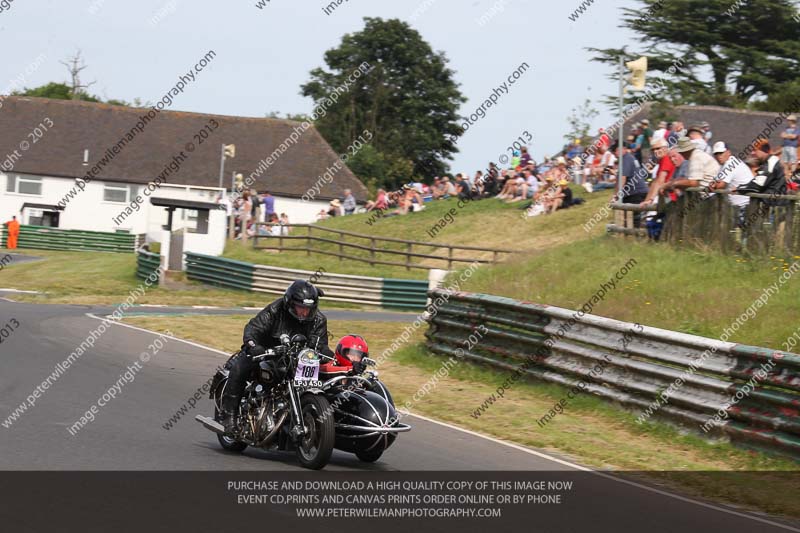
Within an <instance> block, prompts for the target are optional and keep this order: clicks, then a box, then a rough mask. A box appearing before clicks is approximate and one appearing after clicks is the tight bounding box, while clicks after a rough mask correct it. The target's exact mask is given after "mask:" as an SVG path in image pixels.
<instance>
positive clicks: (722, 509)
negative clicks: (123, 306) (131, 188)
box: [86, 313, 800, 533]
mask: <svg viewBox="0 0 800 533" xmlns="http://www.w3.org/2000/svg"><path fill="white" fill-rule="evenodd" d="M86 316H89V317H92V318H95V319H97V320H104V319H103V318H101V317H98V316H96V315H94V314H92V313H86ZM110 322H111V323H112V324H116V325H119V326H124V327H126V328H131V329H135V330H137V331H142V332H145V333H150V334H153V335H163V334H162V333H158V332H155V331H151V330H149V329H144V328H140V327H138V326H132V325H130V324H123V323H121V322H114V321H110ZM164 336H165V337H168V338H170V339H174V340H176V341H180V342H183V343H186V344H189V345H191V346H195V347H197V348H202V349H204V350H208V351H210V352H215V353H219V354H222V355H230V354H229V353H227V352H223V351H221V350H217V349H216V348H211V347H209V346H204V345H202V344H198V343H196V342H192V341H187V340H185V339H179V338H178V337H173V336H171V335H164ZM410 416H413V417H416V418H419V419H421V420H425V421H426V422H430V423H432V424H438V425H440V426H444V427H447V428H450V429H454V430H456V431H461V432H463V433H467V434H469V435H473V436H475V437H480V438H482V439H486V440H489V441H491V442H495V443H497V444H502V445H504V446H508V447H510V448H514V449H515V450H519V451H522V452H525V453H529V454H531V455H535V456H537V457H541V458H542V459H547V460H548V461H552V462H554V463H558V464H562V465H564V466H569V467H571V468H574V469H576V470H581V471H584V472H590V473H592V474H595V475H598V476H601V477H604V478H606V479H610V480H613V481H617V482H619V483H624V484H626V485H630V486H633V487H637V488H640V489H644V490H646V491H649V492H653V493H656V494H660V495H662V496H667V497H669V498H673V499H676V500H680V501H682V502H686V503H692V504H694V505H699V506H701V507H705V508H707V509H713V510H715V511H720V512H723V513H727V514H731V515H734V516H739V517H741V518H747V519H749V520H755V521H756V522H761V523H763V524H768V525H771V526H775V527H779V528H781V529H784V530H786V531H795V532H798V533H800V529H797V528H794V527H791V526H789V525H786V524H780V523H778V522H773V521H771V520H767V519H765V518H761V517H759V516H755V515H752V514H748V513H742V512H739V511H734V510H733V509H727V508H725V507H719V506H717V505H713V504H710V503H705V502H701V501H698V500H693V499H691V498H687V497H686V496H681V495H679V494H673V493H670V492H666V491H664V490H661V489H657V488H655V487H649V486H647V485H643V484H641V483H637V482H635V481H630V480H627V479H622V478H619V477H617V476H612V475H609V474H606V473H604V472H601V471H598V470H593V469H591V468H587V467H585V466H581V465H577V464H575V463H571V462H569V461H564V460H563V459H559V458H557V457H552V456H550V455H547V454H546V453H543V452H539V451H536V450H532V449H530V448H526V447H524V446H520V445H518V444H514V443H511V442H508V441H504V440H500V439H498V438H495V437H490V436H488V435H483V434H481V433H478V432H476V431H472V430H469V429H464V428H461V427H458V426H454V425H452V424H448V423H447V422H440V421H439V420H434V419H432V418H428V417H426V416H422V415H415V414H411V415H410Z"/></svg>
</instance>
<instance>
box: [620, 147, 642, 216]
mask: <svg viewBox="0 0 800 533" xmlns="http://www.w3.org/2000/svg"><path fill="white" fill-rule="evenodd" d="M635 149H636V145H635V144H629V145H628V146H627V147H626V149H625V153H624V154H623V155H622V181H621V182H620V183H619V187H620V188H619V191H620V193H619V194H620V196H622V203H623V204H637V205H638V204H641V203H642V202H643V201H644V199H645V198H646V197H647V170H646V169H645V168H644V167H643V166H642V165H641V164H640V163H639V161H638V160H637V159H636V157H635V156H634V155H633V154H634V151H635ZM641 219H642V214H641V213H639V212H635V213H634V214H633V227H634V228H638V227H640V226H641V224H642V220H641Z"/></svg>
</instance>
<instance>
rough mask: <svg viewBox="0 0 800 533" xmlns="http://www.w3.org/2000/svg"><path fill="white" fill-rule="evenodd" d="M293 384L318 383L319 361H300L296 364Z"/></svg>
mask: <svg viewBox="0 0 800 533" xmlns="http://www.w3.org/2000/svg"><path fill="white" fill-rule="evenodd" d="M294 380H295V382H304V381H319V361H308V360H305V361H303V360H300V361H299V362H298V363H297V372H295V374H294Z"/></svg>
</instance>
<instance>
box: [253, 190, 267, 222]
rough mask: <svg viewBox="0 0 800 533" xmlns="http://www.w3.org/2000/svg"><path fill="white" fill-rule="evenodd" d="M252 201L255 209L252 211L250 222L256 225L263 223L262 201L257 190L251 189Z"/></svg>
mask: <svg viewBox="0 0 800 533" xmlns="http://www.w3.org/2000/svg"><path fill="white" fill-rule="evenodd" d="M250 200H251V201H252V202H253V207H252V208H251V209H250V220H252V221H253V222H254V223H255V222H261V200H259V198H258V192H256V190H255V189H250ZM264 220H266V218H265V219H264Z"/></svg>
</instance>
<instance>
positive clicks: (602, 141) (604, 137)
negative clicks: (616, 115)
mask: <svg viewBox="0 0 800 533" xmlns="http://www.w3.org/2000/svg"><path fill="white" fill-rule="evenodd" d="M597 133H599V134H600V137H599V138H598V139H597V141H598V143H599V144H603V145H605V147H606V148H608V147H609V146H611V138H610V137H609V136H608V134H607V133H606V130H605V128H600V129H599V130H597Z"/></svg>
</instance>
